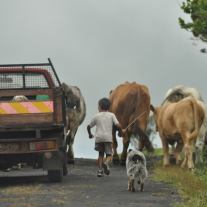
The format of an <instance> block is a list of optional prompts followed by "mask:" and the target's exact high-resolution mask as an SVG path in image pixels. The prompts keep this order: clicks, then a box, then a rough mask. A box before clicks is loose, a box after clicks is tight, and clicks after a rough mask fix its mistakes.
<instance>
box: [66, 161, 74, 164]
mask: <svg viewBox="0 0 207 207" xmlns="http://www.w3.org/2000/svg"><path fill="white" fill-rule="evenodd" d="M67 164H75V160H68V161H67Z"/></svg>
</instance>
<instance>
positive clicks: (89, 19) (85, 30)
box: [0, 0, 207, 158]
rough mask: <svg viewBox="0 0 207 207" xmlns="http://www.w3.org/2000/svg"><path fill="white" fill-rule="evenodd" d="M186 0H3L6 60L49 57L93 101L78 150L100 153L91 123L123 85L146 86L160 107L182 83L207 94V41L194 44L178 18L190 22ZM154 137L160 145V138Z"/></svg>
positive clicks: (1, 37)
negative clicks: (101, 102) (91, 135)
mask: <svg viewBox="0 0 207 207" xmlns="http://www.w3.org/2000/svg"><path fill="white" fill-rule="evenodd" d="M181 2H182V0H170V1H166V0H145V1H138V0H125V1H124V0H30V1H28V0H18V1H16V0H10V1H1V7H0V28H1V32H0V51H1V59H0V60H1V61H0V64H15V63H46V62H48V61H47V58H50V59H51V61H52V62H53V65H54V67H55V69H56V71H57V73H58V75H59V78H60V81H61V82H65V83H67V84H69V85H75V86H78V87H79V88H80V89H81V91H82V94H83V96H84V98H85V101H86V105H87V115H86V119H85V121H84V122H83V124H82V125H81V126H80V127H79V131H78V133H77V135H76V140H75V144H74V148H75V149H74V150H75V157H84V158H96V157H97V152H95V151H94V149H93V148H94V140H89V139H88V135H87V130H86V126H87V124H88V123H89V122H90V120H91V118H92V117H93V115H94V114H96V113H97V112H98V110H97V102H98V100H99V99H100V98H103V97H108V95H109V91H110V90H112V89H114V88H115V87H117V86H118V85H119V84H122V83H124V82H125V81H129V82H133V81H136V82H137V83H139V84H143V85H146V86H147V87H148V88H149V91H150V94H151V103H152V104H153V105H154V106H159V105H160V104H161V102H162V100H163V98H164V95H165V93H166V91H167V90H168V89H169V88H173V87H175V86H177V85H184V86H187V87H194V88H197V89H198V90H199V91H200V93H201V95H202V96H203V99H204V101H205V102H206V101H207V93H206V85H207V84H206V76H207V70H206V59H207V55H205V54H202V53H200V49H201V48H204V47H205V46H207V45H205V44H204V43H199V44H198V45H197V46H193V45H192V43H193V42H192V40H190V38H191V37H192V34H191V33H190V32H187V31H185V30H183V29H180V26H179V24H178V18H179V17H182V18H184V19H185V20H186V21H190V17H189V16H188V15H186V14H184V13H183V11H182V10H181V8H180V7H179V4H181ZM93 131H94V130H93ZM155 143H156V144H158V146H159V147H161V144H160V138H159V137H157V138H156V140H155ZM121 149H122V143H121V139H119V148H118V151H119V152H121Z"/></svg>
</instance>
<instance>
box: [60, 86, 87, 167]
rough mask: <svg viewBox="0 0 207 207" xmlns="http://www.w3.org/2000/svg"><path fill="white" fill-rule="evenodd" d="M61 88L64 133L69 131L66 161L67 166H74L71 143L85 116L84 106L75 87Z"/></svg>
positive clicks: (78, 90)
mask: <svg viewBox="0 0 207 207" xmlns="http://www.w3.org/2000/svg"><path fill="white" fill-rule="evenodd" d="M62 87H63V89H64V91H65V93H66V96H67V111H66V119H67V124H66V125H67V126H66V129H65V132H66V133H67V132H68V130H70V132H69V134H68V136H67V144H68V145H69V151H68V153H67V157H68V158H67V159H68V161H67V162H68V163H69V164H74V152H73V143H74V139H75V135H76V132H77V131H78V127H79V126H80V125H81V124H82V122H83V121H84V119H85V116H86V104H85V100H84V98H83V96H82V93H81V91H80V89H79V88H78V87H76V86H69V85H67V84H65V83H62Z"/></svg>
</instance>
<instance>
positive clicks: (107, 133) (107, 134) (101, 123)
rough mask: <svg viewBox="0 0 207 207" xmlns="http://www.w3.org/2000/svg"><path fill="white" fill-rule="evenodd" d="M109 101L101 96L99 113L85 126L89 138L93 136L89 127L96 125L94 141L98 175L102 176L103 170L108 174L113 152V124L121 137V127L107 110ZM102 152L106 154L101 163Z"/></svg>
mask: <svg viewBox="0 0 207 207" xmlns="http://www.w3.org/2000/svg"><path fill="white" fill-rule="evenodd" d="M110 105H111V102H110V100H109V99H108V98H102V99H100V100H99V102H98V110H99V113H98V114H96V115H95V116H94V117H93V118H92V120H91V123H90V124H89V125H88V126H87V130H88V135H89V138H90V139H91V138H93V137H94V136H93V135H92V134H91V128H92V127H94V126H95V125H96V133H95V137H96V142H95V150H96V151H98V152H99V157H98V168H99V170H98V173H97V176H98V177H102V176H103V170H102V167H103V168H104V173H105V174H106V175H109V174H110V170H109V162H110V160H111V155H112V154H113V143H112V142H113V141H112V129H113V124H114V125H115V126H116V127H117V128H118V130H119V134H118V136H119V137H122V127H121V125H120V124H119V122H118V120H117V118H116V116H115V115H114V114H113V113H110V112H108V109H109V108H110ZM104 153H105V154H106V161H105V163H103V158H104Z"/></svg>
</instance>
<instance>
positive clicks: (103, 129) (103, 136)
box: [89, 111, 119, 143]
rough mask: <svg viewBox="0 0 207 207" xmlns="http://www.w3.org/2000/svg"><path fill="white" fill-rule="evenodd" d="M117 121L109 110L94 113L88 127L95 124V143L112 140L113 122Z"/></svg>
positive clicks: (116, 122) (115, 123)
mask: <svg viewBox="0 0 207 207" xmlns="http://www.w3.org/2000/svg"><path fill="white" fill-rule="evenodd" d="M118 123H119V122H118V120H117V118H116V116H115V115H114V114H113V113H111V112H108V111H107V112H100V113H98V114H96V115H95V116H94V117H93V118H92V120H91V123H90V124H89V125H90V127H91V128H92V127H94V126H96V132H95V137H96V143H100V142H113V139H112V129H113V124H114V125H117V124H118Z"/></svg>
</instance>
